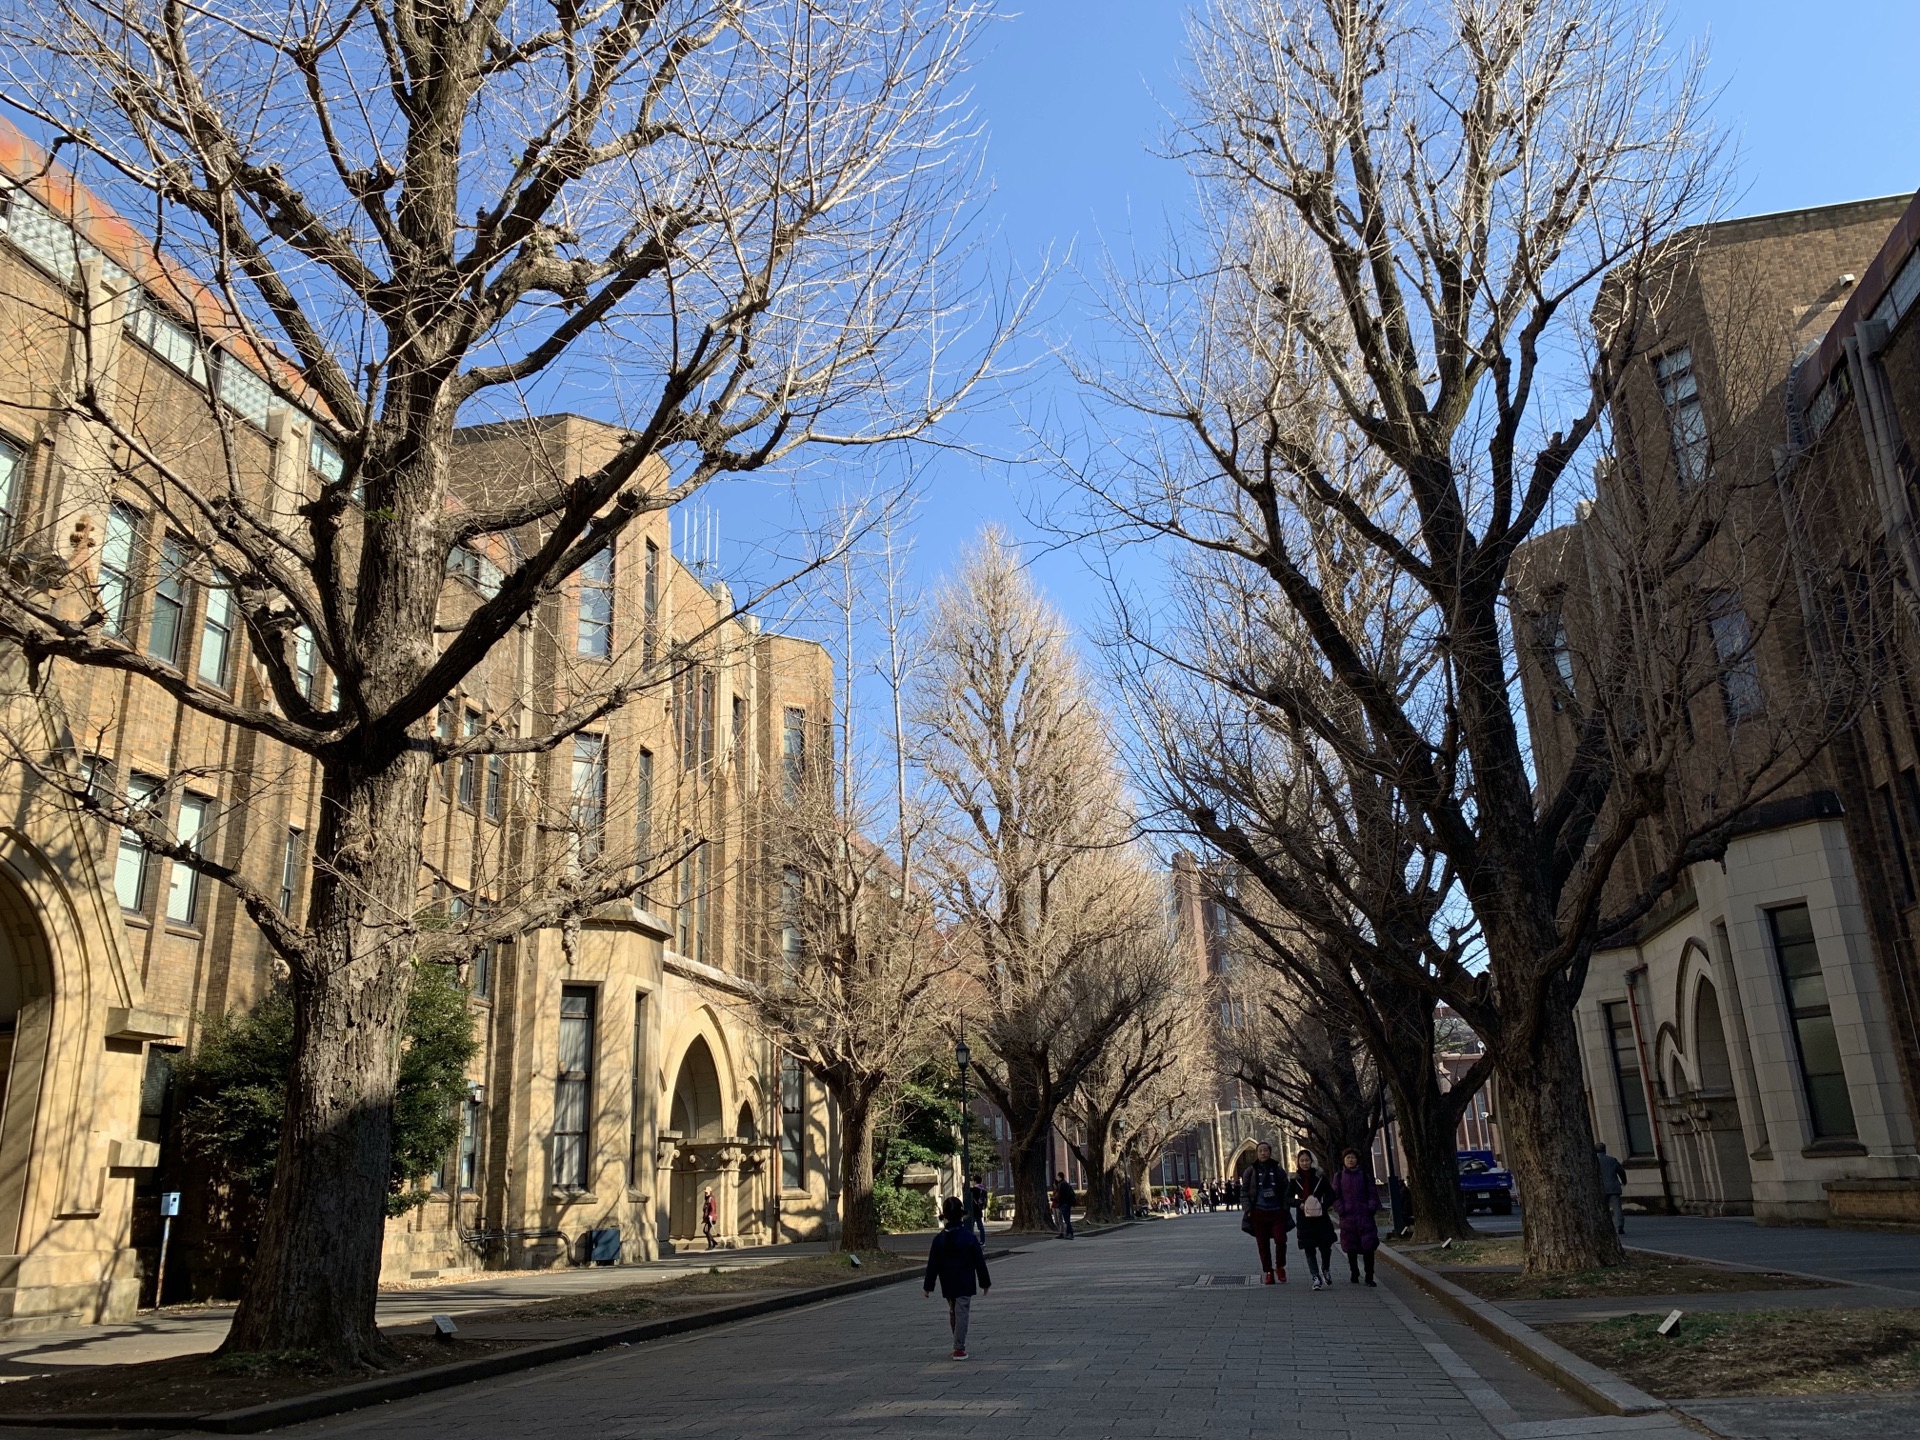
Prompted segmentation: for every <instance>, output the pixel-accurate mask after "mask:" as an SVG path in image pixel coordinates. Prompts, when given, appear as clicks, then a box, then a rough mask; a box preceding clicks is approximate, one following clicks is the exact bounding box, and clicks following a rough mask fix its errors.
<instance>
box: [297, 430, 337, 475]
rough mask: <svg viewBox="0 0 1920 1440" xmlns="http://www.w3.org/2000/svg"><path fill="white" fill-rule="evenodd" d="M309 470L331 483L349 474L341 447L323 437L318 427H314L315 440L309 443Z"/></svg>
mask: <svg viewBox="0 0 1920 1440" xmlns="http://www.w3.org/2000/svg"><path fill="white" fill-rule="evenodd" d="M307 468H308V469H310V470H312V471H313V472H314V473H315V474H317V475H318V476H319V477H320V478H321V479H322V480H326V481H329V482H331V481H335V480H338V479H339V478H340V477H341V476H342V475H345V474H346V473H347V461H346V457H345V456H344V455H342V454H341V453H340V447H339V446H338V445H336V444H334V443H333V441H332V439H330V438H329V437H328V436H326V435H323V434H322V433H321V432H320V429H319V427H318V426H316V427H314V431H313V438H312V439H311V440H310V441H308V442H307Z"/></svg>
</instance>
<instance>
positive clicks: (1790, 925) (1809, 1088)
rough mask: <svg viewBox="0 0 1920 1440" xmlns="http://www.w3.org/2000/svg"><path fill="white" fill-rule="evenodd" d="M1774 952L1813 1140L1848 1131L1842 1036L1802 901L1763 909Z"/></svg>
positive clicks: (1849, 1116)
mask: <svg viewBox="0 0 1920 1440" xmlns="http://www.w3.org/2000/svg"><path fill="white" fill-rule="evenodd" d="M1767 919H1768V922H1769V923H1770V924H1771V926H1772V928H1773V944H1774V954H1775V958H1776V959H1777V961H1778V963H1779V966H1780V978H1781V982H1782V984H1783V986H1784V988H1785V990H1786V996H1787V1009H1788V1013H1789V1015H1790V1016H1791V1018H1792V1020H1793V1037H1794V1048H1795V1051H1796V1053H1797V1055H1798V1058H1799V1061H1800V1078H1801V1083H1802V1085H1803V1086H1804V1087H1805V1090H1806V1096H1807V1114H1808V1118H1809V1119H1810V1120H1811V1121H1812V1122H1813V1133H1814V1137H1815V1138H1816V1139H1822V1140H1824V1139H1830V1138H1837V1137H1846V1136H1851V1135H1852V1134H1854V1133H1855V1131H1854V1118H1853V1102H1852V1099H1851V1098H1850V1097H1849V1095H1848V1094H1847V1081H1846V1075H1845V1073H1844V1066H1843V1065H1842V1064H1841V1060H1840V1039H1839V1035H1838V1033H1837V1032H1836V1031H1835V1029H1834V1023H1833V1012H1832V1010H1831V1009H1829V1008H1828V1004H1827V981H1826V975H1825V973H1824V972H1823V971H1822V969H1821V967H1820V949H1819V946H1818V944H1817V943H1816V942H1815V940H1814V938H1813V917H1812V914H1811V913H1810V912H1809V911H1808V909H1807V907H1806V906H1805V905H1788V906H1785V907H1783V908H1781V909H1779V910H1770V911H1768V912H1767Z"/></svg>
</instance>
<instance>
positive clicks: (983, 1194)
mask: <svg viewBox="0 0 1920 1440" xmlns="http://www.w3.org/2000/svg"><path fill="white" fill-rule="evenodd" d="M967 1209H968V1211H969V1215H968V1221H967V1224H968V1228H969V1229H970V1230H972V1231H973V1233H974V1234H975V1235H977V1236H979V1237H980V1244H981V1247H982V1248H985V1246H986V1243H987V1182H986V1181H984V1180H982V1179H981V1178H980V1177H979V1176H978V1175H976V1176H974V1177H973V1183H972V1184H971V1185H969V1186H967Z"/></svg>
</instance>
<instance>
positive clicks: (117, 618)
mask: <svg viewBox="0 0 1920 1440" xmlns="http://www.w3.org/2000/svg"><path fill="white" fill-rule="evenodd" d="M139 533H140V512H139V511H137V510H134V509H132V508H130V507H129V506H126V505H115V506H114V507H113V508H112V509H110V510H109V511H108V512H107V534H106V539H105V540H104V541H102V543H101V546H100V609H101V612H102V613H103V614H104V615H105V616H106V620H107V629H108V630H109V631H111V632H112V633H113V634H115V635H120V636H124V635H125V634H126V633H127V600H128V597H129V596H130V595H131V594H132V593H133V542H134V539H135V537H136V536H137V535H138V534H139Z"/></svg>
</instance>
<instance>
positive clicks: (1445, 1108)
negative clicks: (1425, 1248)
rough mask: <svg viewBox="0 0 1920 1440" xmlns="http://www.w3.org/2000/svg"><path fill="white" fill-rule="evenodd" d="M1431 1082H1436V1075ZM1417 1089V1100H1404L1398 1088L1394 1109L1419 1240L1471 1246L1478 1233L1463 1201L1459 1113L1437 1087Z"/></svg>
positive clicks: (1411, 1096)
mask: <svg viewBox="0 0 1920 1440" xmlns="http://www.w3.org/2000/svg"><path fill="white" fill-rule="evenodd" d="M1428 1076H1429V1078H1430V1079H1431V1077H1432V1072H1431V1071H1429V1072H1428ZM1412 1088H1413V1090H1414V1093H1413V1094H1411V1095H1407V1096H1402V1094H1401V1091H1400V1087H1399V1086H1397V1085H1396V1086H1395V1087H1394V1109H1395V1111H1396V1112H1397V1113H1398V1115H1399V1118H1400V1136H1401V1145H1402V1146H1403V1148H1404V1149H1405V1150H1406V1155H1407V1191H1408V1193H1409V1195H1410V1197H1411V1199H1412V1201H1413V1238H1414V1239H1415V1240H1417V1241H1419V1242H1420V1243H1422V1244H1436V1245H1437V1244H1438V1243H1439V1242H1440V1241H1442V1240H1465V1239H1467V1238H1469V1237H1470V1236H1472V1235H1473V1234H1474V1233H1475V1232H1474V1228H1473V1222H1472V1221H1471V1220H1470V1219H1468V1218H1467V1207H1466V1206H1465V1205H1463V1204H1462V1203H1461V1201H1460V1152H1459V1141H1458V1136H1457V1133H1456V1131H1457V1127H1458V1125H1459V1119H1458V1116H1459V1112H1458V1111H1457V1110H1455V1109H1454V1108H1453V1107H1452V1106H1450V1105H1448V1104H1447V1103H1446V1097H1445V1096H1444V1095H1443V1094H1442V1093H1441V1091H1440V1086H1439V1083H1438V1082H1437V1081H1435V1082H1434V1083H1433V1084H1432V1085H1430V1086H1426V1087H1420V1086H1415V1087H1412ZM1475 1088H1478V1087H1475ZM1429 1092H1430V1093H1429Z"/></svg>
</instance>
